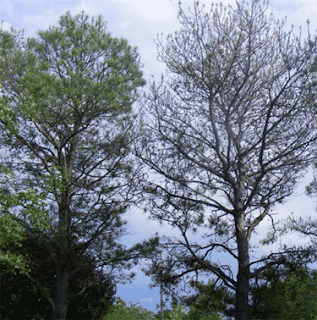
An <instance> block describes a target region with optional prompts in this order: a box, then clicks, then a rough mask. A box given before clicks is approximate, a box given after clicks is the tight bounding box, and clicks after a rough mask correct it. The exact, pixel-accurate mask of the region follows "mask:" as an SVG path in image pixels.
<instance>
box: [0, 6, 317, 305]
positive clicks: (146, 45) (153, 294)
mask: <svg viewBox="0 0 317 320" xmlns="http://www.w3.org/2000/svg"><path fill="white" fill-rule="evenodd" d="M211 2H212V1H210V0H208V1H207V0H201V1H200V3H206V5H207V7H208V5H209V4H210V3H211ZM222 2H223V3H224V4H227V3H231V4H234V3H235V1H233V0H223V1H222ZM177 3H178V0H123V1H119V0H99V1H95V0H90V1H88V0H86V1H78V0H73V1H65V0H24V1H15V0H0V20H2V21H3V27H4V28H5V29H8V28H10V27H11V26H14V27H15V28H17V29H22V28H23V29H24V30H25V34H26V36H35V35H36V31H38V30H40V29H47V28H48V27H49V25H54V24H56V23H57V21H58V19H59V17H60V16H61V15H62V14H64V13H65V12H66V11H70V12H71V13H72V14H76V13H79V12H81V11H82V10H84V11H85V12H86V13H87V14H89V15H100V14H101V15H102V16H103V17H104V19H105V20H106V21H108V30H109V31H110V32H111V33H112V35H113V36H116V37H124V38H127V39H128V41H129V43H130V44H131V45H133V46H137V47H138V48H139V53H140V56H141V59H142V62H143V64H144V75H145V78H146V79H148V78H149V77H150V76H151V75H154V76H155V77H156V78H158V77H159V76H160V74H161V72H163V71H164V66H163V65H162V64H161V63H159V62H158V61H157V60H156V45H155V43H154V39H156V37H157V34H160V33H162V32H163V33H164V34H168V33H170V32H173V31H174V30H176V29H177V28H178V22H177V11H178V9H177ZM182 3H183V6H184V7H188V6H190V5H191V4H192V3H193V2H192V1H189V0H183V1H182ZM270 8H271V9H272V10H273V12H274V15H275V16H276V17H278V18H280V19H283V18H284V17H285V16H287V17H288V20H287V21H288V22H287V24H288V25H289V26H290V25H292V24H293V25H294V27H295V30H297V31H296V32H298V28H299V26H300V25H302V26H303V27H305V25H306V21H307V19H309V20H310V22H311V23H310V27H311V32H312V33H313V32H315V30H316V29H317V0H310V1H304V0H272V1H271V2H270ZM304 30H305V29H304ZM306 182H307V179H306ZM306 182H305V181H304V182H303V183H302V184H301V185H300V186H299V188H298V189H297V192H296V194H295V195H294V196H293V197H292V198H291V199H290V201H289V202H288V203H286V204H285V205H283V206H280V207H277V208H276V210H275V211H276V212H278V213H279V216H280V217H285V216H286V215H288V214H290V213H291V212H293V213H294V214H295V215H299V214H301V215H309V214H314V213H315V207H316V204H315V202H314V201H313V200H312V199H309V198H308V197H307V196H305V194H304V193H305V192H304V186H305V184H306ZM127 219H128V221H129V231H130V235H128V236H126V237H125V238H124V239H123V240H124V242H125V243H127V244H133V243H134V242H135V241H140V240H142V239H146V238H147V237H149V236H151V235H153V234H154V233H155V232H159V233H160V234H164V233H165V234H166V233H168V234H172V233H173V231H172V230H171V229H170V228H169V227H168V226H166V225H163V226H162V225H159V224H158V223H156V222H153V221H149V220H148V218H147V217H146V215H145V214H143V213H141V212H140V210H138V209H137V208H135V209H133V210H132V211H131V212H130V213H129V215H127ZM268 226H269V222H268V221H267V222H264V223H263V224H262V225H261V228H264V229H265V228H266V227H268ZM262 230H263V229H262ZM260 236H261V233H260V234H259V236H258V237H260ZM293 239H295V238H292V237H290V236H289V237H287V238H286V239H284V241H286V242H292V241H294V240H293ZM265 250H266V249H265ZM149 282H150V280H149V279H148V278H146V277H145V276H144V275H143V274H142V273H139V274H138V276H137V277H136V279H135V281H134V282H132V283H131V284H127V285H125V286H119V290H118V295H119V296H121V297H122V298H123V299H124V300H126V301H127V302H130V301H131V302H134V303H137V302H139V303H140V304H141V305H143V306H144V307H146V308H148V309H152V310H153V309H154V307H155V304H156V303H158V302H159V291H158V289H157V288H156V289H152V290H150V289H149V287H148V284H149Z"/></svg>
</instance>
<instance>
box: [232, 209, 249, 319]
mask: <svg viewBox="0 0 317 320" xmlns="http://www.w3.org/2000/svg"><path fill="white" fill-rule="evenodd" d="M235 220H236V237H237V244H238V258H239V260H238V263H239V266H238V276H237V290H236V320H248V319H250V318H249V310H248V309H249V307H248V302H249V274H250V270H249V269H250V265H249V263H250V261H249V260H250V258H249V241H248V239H247V236H246V230H245V213H244V212H239V213H238V214H237V215H236V219H235Z"/></svg>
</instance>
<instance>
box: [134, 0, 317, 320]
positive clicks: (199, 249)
mask: <svg viewBox="0 0 317 320" xmlns="http://www.w3.org/2000/svg"><path fill="white" fill-rule="evenodd" d="M179 21H180V23H181V26H182V27H181V30H180V31H177V32H176V33H175V34H174V35H169V36H168V37H167V39H166V41H165V42H164V41H163V40H160V39H159V41H158V58H159V60H161V61H162V62H164V63H165V65H166V68H167V77H166V78H165V79H163V80H162V82H161V83H159V84H156V83H155V82H153V83H152V84H151V86H150V93H149V94H148V95H147V97H146V100H145V105H146V111H147V113H146V116H145V117H144V119H143V120H142V121H143V122H142V125H141V127H142V128H143V137H144V138H143V140H142V141H141V142H140V145H139V149H138V150H137V152H138V155H139V157H140V158H141V159H142V160H143V162H144V163H145V164H146V165H147V168H150V169H151V170H152V172H156V173H157V175H152V176H150V177H149V179H148V183H147V184H146V185H145V187H144V190H145V191H147V193H148V195H149V197H148V199H149V203H150V206H149V208H150V210H151V211H150V213H151V215H152V217H154V218H155V219H158V220H160V221H166V222H167V223H169V224H171V225H172V226H174V227H175V228H177V229H178V231H179V234H180V237H179V238H176V239H167V240H166V247H168V250H169V252H170V257H169V258H168V259H167V265H168V266H169V269H168V270H167V271H166V272H168V273H169V274H170V275H171V276H172V277H173V276H180V275H185V274H189V273H191V272H196V271H199V270H200V271H202V272H206V273H208V274H214V275H215V276H216V277H217V278H220V279H222V280H223V282H224V284H225V285H227V286H228V287H229V288H231V289H232V290H234V291H235V292H236V318H237V319H249V315H248V295H249V284H250V279H251V278H252V276H253V274H256V273H257V271H256V268H257V267H258V266H259V265H258V263H257V262H259V261H262V262H263V261H265V259H264V258H263V257H262V258H261V260H257V259H256V258H255V259H251V258H250V251H251V250H252V243H251V236H252V234H253V233H254V232H255V231H256V229H257V227H258V226H259V225H260V223H261V222H262V221H263V220H265V219H271V221H272V224H273V226H274V219H273V216H272V209H273V207H274V205H275V204H276V203H280V202H282V201H283V200H284V199H285V198H286V197H288V196H289V195H290V194H291V193H292V191H293V189H294V187H295V185H296V182H297V181H298V179H299V178H300V177H301V175H302V174H303V170H304V169H305V168H306V167H307V165H308V164H309V163H310V162H311V159H312V153H311V152H310V146H311V144H312V143H313V142H314V141H315V140H316V131H315V128H314V126H315V123H314V119H313V115H312V114H311V113H310V109H309V106H310V105H311V101H313V99H314V95H313V93H312V91H311V87H312V83H313V81H311V78H312V76H313V70H314V68H313V63H314V57H315V53H316V45H315V40H314V39H312V38H311V37H310V36H308V39H306V40H303V39H301V38H300V37H297V36H295V35H294V33H293V32H292V30H290V31H284V30H285V28H284V23H283V22H279V21H277V20H276V19H275V18H274V17H273V16H272V15H270V14H268V13H267V3H266V2H264V3H262V2H260V1H257V0H254V1H251V2H250V4H249V5H248V4H245V3H239V2H238V3H237V4H236V6H235V7H231V6H228V7H224V6H222V5H221V4H220V5H215V4H214V5H212V6H211V8H210V11H209V12H206V11H205V10H204V8H203V7H200V6H199V5H198V4H197V3H196V4H195V5H194V7H193V9H192V11H190V13H189V14H186V13H185V11H184V10H183V9H182V8H180V14H179ZM153 177H155V179H154V178H153ZM202 227H206V230H205V231H204V230H203V228H202ZM197 230H199V233H198V232H197ZM195 232H197V236H196V238H194V237H195V235H194V233H195ZM202 234H204V235H205V237H203V238H202V240H201V242H199V243H198V242H197V240H194V239H197V237H198V235H202ZM219 251H220V252H223V253H226V254H228V256H229V257H230V258H233V259H235V261H236V262H237V268H236V269H237V272H234V270H235V269H232V268H231V266H230V263H224V262H223V263H222V262H221V261H220V262H215V260H214V256H213V253H214V252H219ZM227 261H228V260H227ZM259 270H261V269H259ZM259 270H258V271H259Z"/></svg>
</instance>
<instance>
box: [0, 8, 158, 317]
mask: <svg viewBox="0 0 317 320" xmlns="http://www.w3.org/2000/svg"><path fill="white" fill-rule="evenodd" d="M0 39H1V40H0V43H1V56H0V69H1V70H2V72H1V75H0V80H1V81H0V82H1V87H2V88H1V99H2V101H3V100H5V102H6V103H7V105H8V106H10V109H9V111H6V113H5V115H7V113H8V112H10V114H11V115H12V116H13V117H14V120H15V121H14V126H13V128H12V127H8V121H7V118H6V117H2V118H1V125H2V127H1V130H2V132H3V134H2V136H1V146H2V152H5V154H6V155H8V157H7V161H5V162H4V164H6V165H7V166H8V167H9V168H10V170H11V171H12V172H13V173H15V177H16V179H11V181H10V188H9V189H10V190H9V192H10V193H14V192H15V191H19V190H20V189H21V188H22V189H23V190H24V189H26V188H28V187H31V188H34V189H36V190H38V192H39V193H44V194H46V198H45V208H44V209H45V212H46V213H47V216H48V217H49V219H48V220H49V223H50V226H51V228H50V229H48V230H46V231H41V230H38V229H36V228H33V226H32V224H31V220H30V219H31V217H30V215H28V214H25V212H24V211H23V210H15V211H13V212H11V214H12V216H14V217H15V219H16V220H19V222H20V223H21V225H22V226H23V228H24V231H25V232H26V233H27V234H28V236H29V237H30V238H33V239H34V238H36V239H39V241H41V243H42V244H43V245H44V247H45V249H46V252H47V254H48V255H49V256H50V258H51V261H52V263H53V265H54V268H55V275H56V277H55V279H54V280H55V290H54V292H53V293H51V292H46V291H45V290H44V287H43V284H41V281H40V277H39V278H37V279H35V280H36V281H35V282H36V283H37V285H38V287H39V288H40V290H41V292H42V294H43V295H44V297H45V298H46V300H47V301H48V302H49V304H50V307H51V310H52V319H58V320H62V319H65V318H66V315H67V309H68V302H69V296H70V294H75V293H74V292H70V290H71V286H70V285H71V283H72V279H73V278H74V277H76V272H77V270H76V268H75V269H71V265H73V263H74V261H73V260H72V259H73V258H74V257H79V256H80V255H84V254H87V255H89V256H91V257H92V259H93V260H94V261H95V262H96V268H101V267H104V270H107V271H108V272H110V273H111V274H112V276H119V274H120V270H121V269H122V268H123V267H129V261H132V262H133V259H135V258H136V257H137V255H138V253H140V251H143V252H144V253H145V252H148V250H149V249H150V247H151V245H152V244H153V242H151V241H150V242H149V243H148V244H149V246H146V247H143V246H142V245H137V246H136V247H134V248H131V249H130V250H128V249H127V248H126V247H125V246H124V245H122V244H120V243H119V242H118V239H119V238H120V237H121V236H122V235H123V234H124V222H123V220H122V214H123V213H124V212H125V211H126V209H127V206H128V205H129V203H131V201H132V200H133V197H134V195H135V190H136V185H137V183H138V179H137V169H136V168H135V167H134V163H133V161H132V158H131V154H130V146H131V143H132V142H133V141H134V135H133V130H132V129H133V112H132V103H133V102H134V101H135V100H136V98H137V95H138V94H137V88H138V87H139V86H142V85H143V84H144V80H143V79H142V73H141V71H140V63H139V57H138V54H137V52H136V49H135V48H131V47H130V46H129V45H128V44H127V41H126V40H124V39H116V38H113V37H111V36H110V34H109V33H108V32H107V31H106V24H105V22H104V21H103V20H102V18H101V17H98V18H89V17H88V16H87V15H85V14H84V13H82V14H79V15H76V16H74V17H73V16H71V15H70V14H69V13H67V14H66V15H63V16H62V17H61V18H60V21H59V25H58V26H52V27H50V29H49V30H47V31H41V32H39V33H38V37H37V38H30V39H27V40H25V39H24V38H23V35H21V34H20V33H16V32H13V31H12V32H6V31H1V33H0ZM74 264H75V263H74Z"/></svg>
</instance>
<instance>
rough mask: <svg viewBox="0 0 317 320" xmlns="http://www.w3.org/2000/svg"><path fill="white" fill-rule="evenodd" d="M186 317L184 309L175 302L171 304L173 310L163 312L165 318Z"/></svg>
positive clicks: (175, 319)
mask: <svg viewBox="0 0 317 320" xmlns="http://www.w3.org/2000/svg"><path fill="white" fill-rule="evenodd" d="M185 317H186V310H185V307H184V306H183V305H180V306H177V305H176V304H175V305H174V306H173V310H172V311H169V312H166V313H165V314H164V319H166V320H183V319H185Z"/></svg>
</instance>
